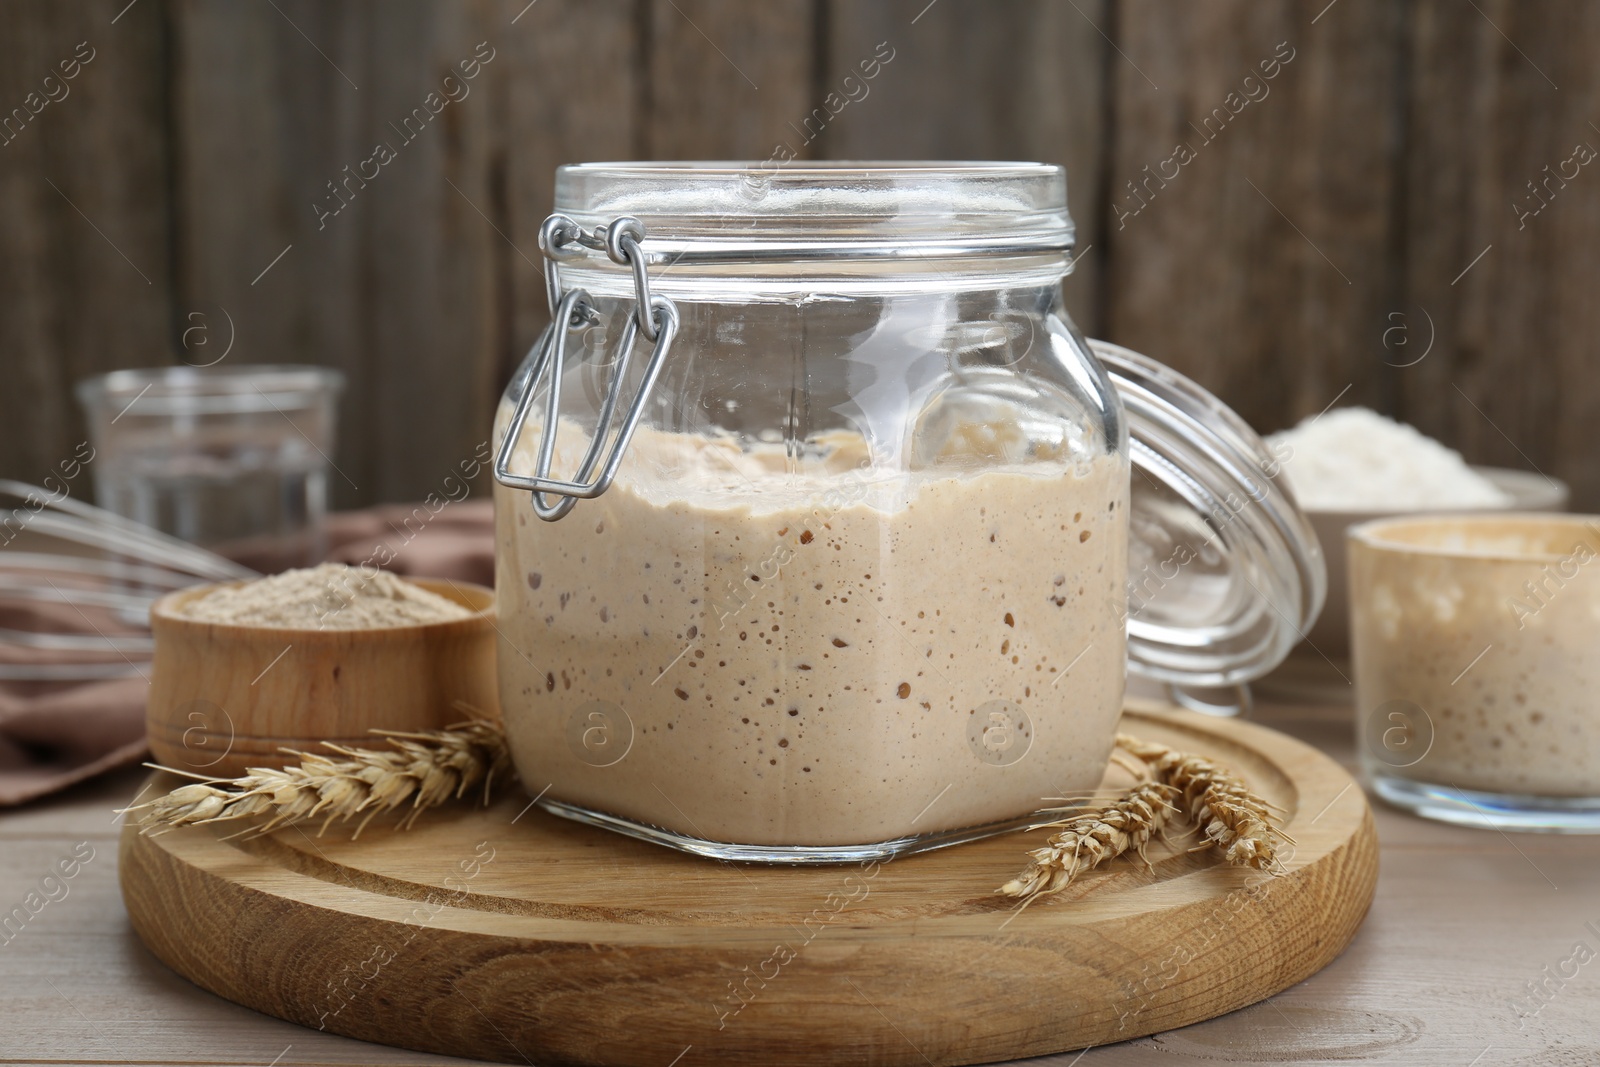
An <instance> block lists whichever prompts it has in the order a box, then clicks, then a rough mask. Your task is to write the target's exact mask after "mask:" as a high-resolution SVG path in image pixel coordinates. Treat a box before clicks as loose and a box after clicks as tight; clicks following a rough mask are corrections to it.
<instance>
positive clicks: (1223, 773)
mask: <svg viewBox="0 0 1600 1067" xmlns="http://www.w3.org/2000/svg"><path fill="white" fill-rule="evenodd" d="M1117 747H1118V748H1119V749H1122V750H1123V751H1125V752H1127V753H1129V754H1130V755H1132V756H1134V757H1136V758H1137V759H1138V760H1139V761H1140V763H1141V765H1142V767H1143V769H1144V770H1145V772H1146V774H1147V775H1148V776H1149V777H1150V779H1151V780H1149V781H1146V782H1143V783H1141V784H1139V785H1138V786H1135V787H1134V789H1133V790H1132V791H1131V792H1130V793H1128V794H1127V795H1125V796H1123V797H1122V798H1121V799H1120V800H1117V801H1114V802H1112V803H1110V804H1107V805H1105V806H1104V807H1101V808H1098V809H1093V810H1089V811H1084V812H1080V813H1078V814H1076V815H1073V816H1071V817H1070V818H1066V819H1061V820H1058V821H1055V822H1047V823H1040V824H1038V825H1037V826H1034V827H1031V829H1041V828H1044V827H1055V828H1057V829H1058V832H1057V833H1056V834H1055V835H1054V836H1053V837H1051V838H1050V841H1049V843H1048V844H1047V845H1045V846H1044V847H1043V848H1037V849H1034V850H1033V851H1031V852H1029V853H1028V856H1029V858H1030V860H1031V862H1030V863H1029V864H1028V867H1027V868H1026V869H1025V870H1024V871H1023V872H1022V873H1021V874H1019V875H1017V877H1015V878H1013V879H1011V881H1009V882H1007V883H1006V884H1005V885H1003V886H1001V887H1000V888H999V889H998V890H996V892H997V893H998V894H1000V895H1001V896H1007V897H1014V898H1019V899H1021V901H1022V907H1027V906H1028V905H1029V904H1031V903H1033V902H1034V901H1035V900H1038V899H1039V898H1040V897H1043V896H1047V895H1049V894H1051V893H1057V892H1060V891H1061V890H1063V889H1065V888H1066V887H1067V886H1069V885H1071V884H1072V881H1073V879H1075V878H1076V877H1077V876H1078V875H1079V874H1080V873H1082V872H1083V871H1087V870H1090V869H1092V868H1094V867H1098V866H1100V865H1101V864H1102V863H1107V862H1110V861H1111V860H1113V859H1115V858H1117V857H1118V856H1121V855H1123V854H1124V853H1126V852H1128V851H1129V850H1130V849H1131V850H1133V851H1134V852H1135V853H1136V854H1137V855H1138V857H1139V858H1140V859H1141V860H1143V861H1144V862H1145V865H1146V866H1149V865H1150V860H1149V857H1148V856H1146V855H1145V845H1146V844H1148V843H1149V841H1150V838H1151V837H1152V836H1153V835H1154V834H1156V833H1158V832H1161V831H1163V830H1164V829H1165V828H1166V826H1167V824H1168V822H1169V820H1170V819H1171V817H1172V815H1173V814H1175V813H1176V812H1177V811H1178V810H1179V805H1180V804H1181V806H1182V810H1183V811H1184V812H1185V813H1186V814H1187V815H1188V816H1189V818H1190V819H1191V820H1193V822H1194V824H1195V826H1196V827H1198V828H1199V830H1200V832H1201V834H1202V835H1204V837H1205V839H1206V840H1205V844H1204V845H1202V846H1201V847H1202V848H1205V847H1210V846H1211V845H1213V844H1215V845H1219V846H1221V847H1222V848H1223V857H1224V858H1225V859H1226V860H1227V862H1229V863H1231V864H1234V865H1235V866H1240V867H1253V868H1256V869H1258V870H1260V869H1264V868H1266V867H1269V866H1271V865H1272V863H1273V862H1274V860H1275V857H1276V841H1277V839H1278V838H1282V839H1284V840H1288V835H1286V834H1285V833H1284V832H1283V831H1282V830H1281V829H1279V828H1278V827H1277V826H1276V822H1275V820H1276V816H1275V814H1274V812H1273V808H1272V805H1271V804H1269V803H1268V802H1267V801H1265V800H1263V799H1262V798H1261V797H1259V796H1257V795H1256V794H1255V793H1253V792H1251V790H1250V787H1249V786H1247V785H1245V783H1244V782H1243V781H1242V780H1241V779H1240V778H1238V777H1237V776H1236V775H1234V774H1233V773H1232V772H1231V771H1229V770H1227V768H1225V767H1223V766H1221V765H1220V764H1217V763H1213V762H1212V761H1210V760H1208V759H1205V758H1204V757H1201V756H1195V755H1191V754H1188V753H1184V752H1179V751H1177V750H1176V749H1172V748H1168V747H1167V746H1166V745H1161V744H1157V743H1155V742H1153V741H1142V740H1140V739H1139V738H1136V737H1131V736H1129V735H1128V734H1118V735H1117ZM1113 758H1114V757H1113Z"/></svg>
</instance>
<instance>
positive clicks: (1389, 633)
mask: <svg viewBox="0 0 1600 1067" xmlns="http://www.w3.org/2000/svg"><path fill="white" fill-rule="evenodd" d="M1374 525H1378V524H1374ZM1350 604H1351V609H1352V623H1353V626H1352V633H1353V647H1354V652H1355V668H1356V678H1355V683H1356V698H1357V704H1358V707H1359V709H1360V712H1361V715H1362V718H1363V720H1366V719H1369V718H1371V717H1372V716H1374V715H1379V716H1386V715H1387V710H1386V709H1387V708H1388V707H1389V706H1390V705H1389V704H1388V702H1390V701H1404V702H1408V703H1409V704H1410V705H1414V706H1415V707H1417V708H1420V709H1421V710H1422V713H1423V714H1424V715H1425V716H1426V719H1425V720H1424V721H1425V726H1424V728H1423V730H1422V732H1421V736H1420V737H1419V739H1418V743H1419V744H1427V745H1428V746H1429V747H1427V750H1426V755H1425V756H1421V758H1420V759H1419V760H1418V761H1417V762H1415V763H1410V762H1409V761H1408V760H1406V759H1401V758H1398V754H1396V756H1395V758H1393V763H1394V764H1405V765H1403V766H1395V765H1390V764H1389V763H1386V762H1378V763H1374V764H1373V765H1372V766H1373V769H1374V770H1376V771H1379V772H1381V773H1384V774H1390V775H1396V776H1399V777H1404V778H1411V779H1415V780H1418V781H1423V782H1429V783H1434V784H1438V785H1447V786H1457V787H1460V788H1462V789H1474V790H1481V791H1485V792H1490V793H1511V794H1526V795H1534V796H1550V797H1592V796H1595V795H1596V793H1597V792H1600V787H1597V785H1596V776H1597V773H1600V712H1597V711H1596V710H1595V694H1596V693H1600V658H1597V657H1596V656H1595V629H1596V625H1597V622H1600V527H1597V526H1595V525H1593V524H1592V523H1590V522H1586V521H1583V520H1580V519H1576V518H1567V517H1561V516H1527V517H1524V516H1506V517H1504V518H1501V517H1498V516H1497V517H1482V518H1480V517H1471V518H1448V517H1441V518H1437V519H1428V520H1420V519H1409V520H1396V521H1391V522H1385V523H1383V524H1381V532H1374V533H1372V534H1370V535H1368V534H1365V533H1363V534H1362V535H1358V536H1355V537H1352V538H1351V541H1350ZM1407 715H1408V716H1409V717H1416V713H1415V712H1412V711H1408V712H1407ZM1394 721H1396V722H1400V721H1401V720H1400V719H1396V720H1394ZM1383 725H1385V724H1384V723H1379V724H1378V726H1379V728H1380V730H1381V727H1382V726H1383ZM1374 732H1375V733H1376V732H1378V731H1374ZM1369 744H1370V742H1369ZM1373 754H1374V755H1390V754H1389V753H1384V752H1381V751H1380V752H1375V753H1373ZM1419 755H1420V754H1419Z"/></svg>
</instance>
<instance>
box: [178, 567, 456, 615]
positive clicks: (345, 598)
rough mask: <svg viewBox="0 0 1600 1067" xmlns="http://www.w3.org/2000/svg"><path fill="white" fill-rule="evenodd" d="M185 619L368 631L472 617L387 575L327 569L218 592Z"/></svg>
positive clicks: (189, 609) (188, 608) (194, 605)
mask: <svg viewBox="0 0 1600 1067" xmlns="http://www.w3.org/2000/svg"><path fill="white" fill-rule="evenodd" d="M184 614H185V615H187V616H188V617H189V618H191V619H197V620H199V621H201V622H221V623H229V624H232V625H235V626H274V627H284V628H292V629H297V630H368V629H379V628H383V627H390V626H416V625H419V624H422V623H430V622H447V621H449V620H451V619H464V618H466V617H467V616H469V615H471V614H472V612H470V611H468V610H467V609H466V608H464V607H462V606H461V605H460V604H457V603H455V602H454V601H452V600H446V599H445V598H444V597H442V596H440V595H438V594H437V593H431V592H429V591H428V590H426V589H423V588H422V587H421V586H418V585H413V584H412V583H410V582H408V581H406V580H404V579H403V578H398V577H396V576H395V575H393V574H389V573H388V572H386V571H369V570H363V569H362V568H360V567H350V566H347V565H345V564H343V563H324V564H322V565H321V566H320V567H311V568H308V569H305V570H295V571H285V572H284V573H282V574H276V575H273V576H272V577H270V578H261V579H258V580H256V581H253V582H248V583H246V584H244V585H239V586H232V587H224V588H221V589H217V590H214V591H213V592H211V593H208V594H207V595H205V596H203V597H201V598H200V599H198V600H195V601H192V602H191V603H189V604H188V605H187V606H186V607H185V609H184Z"/></svg>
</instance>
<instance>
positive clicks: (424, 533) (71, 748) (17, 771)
mask: <svg viewBox="0 0 1600 1067" xmlns="http://www.w3.org/2000/svg"><path fill="white" fill-rule="evenodd" d="M328 544H329V545H330V546H331V549H330V551H329V553H328V558H329V559H331V560H336V561H340V562H344V563H351V564H360V563H363V562H368V561H370V562H372V563H373V564H375V565H378V564H381V565H383V566H384V569H386V570H389V571H393V572H394V573H396V574H402V575H412V576H417V577H426V578H454V579H456V580H457V581H468V582H477V583H478V584H480V585H493V584H494V507H493V504H492V503H491V502H490V501H488V500H482V501H476V500H468V501H462V502H461V503H458V504H451V505H450V506H448V507H445V508H443V509H442V510H440V511H439V512H438V513H437V514H430V513H429V511H428V509H427V508H426V507H424V506H421V505H418V506H415V507H413V506H411V505H406V504H389V505H384V506H382V507H377V508H372V509H369V510H367V511H351V512H342V513H339V514H336V515H332V516H330V517H329V519H328ZM385 560H387V561H388V562H387V563H384V561H385ZM239 562H241V563H244V564H245V565H246V566H251V565H253V564H252V562H251V560H250V559H249V558H248V557H247V556H242V557H241V558H240V559H239ZM89 625H90V622H89V620H86V619H84V618H83V617H82V616H81V615H79V614H78V613H77V612H76V610H75V609H71V608H66V609H60V610H43V609H41V610H32V611H24V610H22V609H6V610H0V627H4V628H8V629H19V630H27V629H39V630H42V629H49V630H54V631H58V632H66V631H69V630H71V629H74V628H78V629H82V630H84V632H88V627H89ZM93 625H95V626H97V627H99V628H102V629H108V628H110V627H112V626H113V625H114V623H112V622H110V621H109V620H107V619H105V618H101V619H99V620H98V621H97V622H94V623H93ZM145 670H146V672H147V673H148V668H145ZM146 688H147V687H146V683H145V681H144V679H143V678H140V677H137V676H135V677H132V678H119V679H116V680H114V681H100V682H75V683H70V684H62V683H41V682H5V681H0V806H6V805H13V804H21V803H23V802H24V801H28V800H32V799H34V798H35V797H41V796H44V795H46V794H48V793H52V792H55V791H56V790H58V789H63V788H65V787H66V786H69V785H71V784H73V783H74V782H81V781H83V780H84V779H86V778H90V777H93V776H94V775H97V774H100V773H102V772H104V771H107V770H110V769H112V768H114V767H121V766H125V765H126V764H130V763H135V762H137V761H138V760H140V759H141V758H143V756H144V754H145V741H144V701H145V691H146Z"/></svg>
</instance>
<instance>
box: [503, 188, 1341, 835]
mask: <svg viewBox="0 0 1600 1067" xmlns="http://www.w3.org/2000/svg"><path fill="white" fill-rule="evenodd" d="M556 208H557V212H558V214H556V215H553V216H551V218H550V219H549V220H547V221H546V223H545V226H544V228H543V230H542V232H541V239H540V244H541V248H542V249H543V250H544V252H545V255H546V257H547V259H548V261H549V263H548V274H547V280H548V282H549V294H548V296H549V299H550V303H551V307H552V318H553V319H554V320H555V323H556V325H555V326H553V327H552V328H551V329H550V330H548V331H546V334H545V335H544V336H543V337H541V338H540V341H539V342H538V343H537V344H536V345H535V347H534V350H533V351H532V352H531V353H530V354H529V357H528V360H527V362H526V363H525V364H524V366H523V368H522V369H521V371H520V372H519V373H518V374H517V375H516V377H515V378H514V379H513V381H512V383H511V385H510V386H509V388H508V389H507V392H506V396H505V400H504V402H503V403H502V405H501V407H500V410H499V413H498V416H497V419H496V440H497V441H498V442H499V456H498V459H497V469H496V477H497V480H498V481H499V483H500V484H499V485H498V486H497V488H496V526H497V535H496V536H497V550H496V556H497V575H496V584H497V590H498V598H499V617H500V629H501V633H502V645H501V649H500V657H499V663H500V675H501V694H502V706H503V709H504V712H505V717H506V724H507V729H508V733H509V737H510V740H511V747H512V751H513V755H514V757H515V759H516V763H517V766H518V769H519V773H520V774H521V777H522V780H523V782H524V783H525V784H526V786H527V787H528V789H529V791H530V793H533V794H537V795H538V797H539V803H540V804H541V805H542V806H543V807H545V808H546V809H548V810H550V811H553V812H556V813H558V814H561V815H565V816H568V817H571V818H576V819H580V820H583V821H587V822H591V823H595V824H598V825H602V826H606V827H609V828H612V829H615V830H619V831H621V832H624V833H628V834H632V835H634V836H638V837H643V838H646V839H649V840H654V841H657V842H660V843H663V844H668V845H673V846H676V847H679V848H683V849H686V850H689V851H692V852H698V853H701V854H705V855H714V856H719V857H725V858H736V859H744V860H767V861H777V862H843V861H849V860H854V859H861V858H867V857H873V856H886V855H890V854H893V853H896V852H901V851H911V850H916V849H922V848H929V847H936V846H939V845H946V844H953V843H956V842H959V841H962V840H967V839H970V838H973V837H977V836H981V835H984V834H987V833H994V832H998V831H1000V830H1003V829H1008V828H1013V827H1016V826H1019V825H1023V824H1025V823H1027V822H1028V821H1029V818H1030V816H1031V815H1032V813H1034V812H1035V811H1037V810H1038V809H1040V808H1043V807H1048V806H1051V805H1052V804H1059V803H1061V801H1060V800H1059V799H1053V798H1063V797H1069V796H1072V795H1074V794H1084V793H1087V792H1089V791H1091V790H1093V789H1094V788H1095V787H1096V786H1097V785H1098V784H1099V782H1100V779H1101V777H1102V775H1103V774H1104V771H1105V767H1106V761H1107V758H1108V755H1109V753H1110V750H1111V747H1112V742H1113V737H1114V734H1115V730H1116V724H1117V720H1118V717H1119V715H1120V713H1121V709H1122V699H1123V690H1124V679H1125V672H1126V669H1127V667H1128V665H1129V663H1130V661H1131V662H1132V663H1133V664H1134V665H1135V666H1137V667H1138V668H1139V669H1142V670H1145V671H1146V672H1147V673H1150V674H1152V675H1154V676H1156V677H1158V678H1161V679H1164V680H1166V681H1168V682H1169V683H1172V684H1175V685H1185V684H1192V685H1198V686H1217V685H1225V686H1226V685H1235V684H1238V683H1240V682H1242V681H1245V680H1247V679H1249V678H1251V677H1255V676H1256V675H1259V674H1260V673H1263V672H1264V671H1266V670H1268V669H1270V668H1271V667H1272V666H1274V665H1275V664H1276V663H1277V662H1278V661H1279V660H1281V659H1282V657H1283V655H1284V654H1286V652H1287V651H1288V649H1289V647H1291V646H1292V645H1293V644H1294V643H1295V641H1296V640H1297V636H1296V632H1295V631H1296V628H1297V627H1303V626H1304V624H1305V622H1306V620H1308V619H1309V618H1310V617H1312V616H1314V614H1315V612H1316V610H1317V608H1318V606H1319V604H1320V601H1321V596H1322V587H1321V582H1322V569H1321V557H1320V552H1319V549H1318V548H1317V545H1316V542H1315V538H1314V536H1313V535H1312V534H1311V533H1310V531H1309V528H1308V527H1307V526H1306V524H1305V520H1304V519H1303V517H1302V516H1301V515H1300V514H1299V512H1298V511H1297V510H1296V508H1295V507H1294V504H1293V501H1292V499H1291V498H1289V497H1288V495H1287V494H1286V492H1285V491H1284V489H1283V488H1282V487H1281V486H1279V485H1277V484H1276V483H1275V482H1274V481H1273V480H1272V478H1271V477H1270V475H1269V473H1268V472H1270V471H1273V470H1275V469H1276V468H1275V466H1274V465H1273V464H1272V463H1271V457H1270V454H1269V453H1267V451H1266V449H1265V446H1264V445H1262V443H1261V442H1260V440H1259V439H1258V438H1256V437H1255V435H1254V434H1253V433H1252V432H1251V431H1250V430H1249V428H1248V427H1247V426H1245V425H1244V423H1243V422H1242V421H1240V420H1239V419H1238V417H1237V416H1235V415H1233V413H1232V412H1230V411H1228V410H1227V408H1225V407H1224V406H1223V405H1222V404H1221V403H1220V402H1218V401H1217V400H1216V399H1215V398H1213V397H1211V396H1210V395H1209V394H1207V393H1205V392H1204V391H1203V390H1201V389H1200V388H1199V387H1198V386H1196V385H1194V384H1193V383H1192V382H1189V381H1188V380H1187V379H1184V378H1182V377H1181V376H1179V375H1176V374H1174V373H1173V372H1171V371H1169V370H1168V369H1166V368H1165V367H1162V366H1161V365H1160V364H1158V363H1155V362H1154V361H1152V360H1149V359H1147V358H1145V357H1143V356H1140V355H1138V354H1136V353H1132V352H1128V351H1127V350H1124V349H1118V348H1115V347H1114V346H1109V345H1102V344H1100V343H1098V342H1096V343H1094V346H1093V347H1091V344H1090V343H1089V342H1087V341H1085V340H1084V338H1083V337H1082V336H1081V334H1079V332H1078V331H1077V329H1076V327H1074V326H1073V324H1072V323H1071V321H1070V320H1069V319H1068V317H1067V314H1066V312H1065V309H1064V307H1063V304H1062V295H1061V282H1062V279H1063V278H1064V277H1065V275H1066V274H1067V273H1068V272H1069V270H1070V267H1071V252H1072V245H1073V226H1072V222H1071V219H1070V217H1069V216H1068V213H1067V209H1066V180H1065V175H1064V173H1063V171H1062V170H1061V168H1059V167H1054V166H1048V165H1044V164H1029V163H1017V164H1002V163H994V164H970V163H950V164H943V163H893V164H864V163H839V164H833V163H807V164H804V165H792V166H788V167H785V168H782V169H781V170H780V169H776V168H774V167H771V166H769V165H764V164H743V163H725V164H718V163H690V164H663V163H634V164H627V163H624V164H585V165H580V166H571V167H563V168H561V169H560V171H558V176H557V187H556ZM645 307H648V308H649V309H650V312H649V314H648V315H645V314H643V313H642V312H641V310H640V309H641V308H645ZM652 334H653V335H654V336H652ZM1133 467H1140V468H1141V469H1142V473H1141V476H1140V478H1139V479H1138V481H1139V482H1140V483H1141V484H1140V491H1139V492H1137V493H1134V494H1132V495H1130V471H1131V470H1132V468H1133ZM1130 534H1131V536H1130ZM1130 591H1133V606H1131V607H1130Z"/></svg>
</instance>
